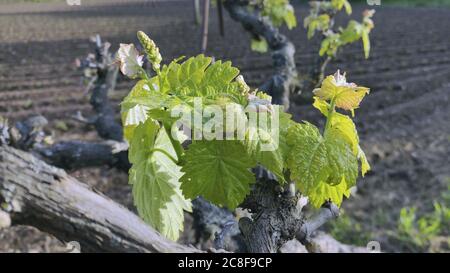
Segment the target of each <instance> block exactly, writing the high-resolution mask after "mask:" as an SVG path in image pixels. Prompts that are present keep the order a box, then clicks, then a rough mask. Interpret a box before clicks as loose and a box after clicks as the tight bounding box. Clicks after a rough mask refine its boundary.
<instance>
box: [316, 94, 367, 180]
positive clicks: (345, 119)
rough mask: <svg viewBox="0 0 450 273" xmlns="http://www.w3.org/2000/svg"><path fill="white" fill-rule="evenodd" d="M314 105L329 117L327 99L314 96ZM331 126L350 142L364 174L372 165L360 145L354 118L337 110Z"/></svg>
mask: <svg viewBox="0 0 450 273" xmlns="http://www.w3.org/2000/svg"><path fill="white" fill-rule="evenodd" d="M313 106H314V107H315V108H316V109H318V110H319V111H320V112H321V113H322V114H323V115H324V116H326V117H328V108H329V107H330V106H329V104H328V103H327V102H326V101H324V100H321V99H319V98H318V97H314V103H313ZM331 128H333V129H334V130H337V131H338V132H339V134H340V135H341V136H342V137H343V139H345V140H346V141H347V143H348V144H350V146H351V149H352V152H353V154H354V155H356V156H357V158H358V159H359V161H360V164H361V174H362V176H364V175H365V174H366V173H367V172H368V171H369V170H370V165H369V162H368V161H367V158H366V155H365V153H364V151H363V150H362V149H361V147H360V146H359V137H358V132H357V131H356V126H355V123H354V122H353V120H352V119H351V118H350V117H349V116H347V115H343V114H341V113H337V112H335V113H333V118H332V119H331Z"/></svg>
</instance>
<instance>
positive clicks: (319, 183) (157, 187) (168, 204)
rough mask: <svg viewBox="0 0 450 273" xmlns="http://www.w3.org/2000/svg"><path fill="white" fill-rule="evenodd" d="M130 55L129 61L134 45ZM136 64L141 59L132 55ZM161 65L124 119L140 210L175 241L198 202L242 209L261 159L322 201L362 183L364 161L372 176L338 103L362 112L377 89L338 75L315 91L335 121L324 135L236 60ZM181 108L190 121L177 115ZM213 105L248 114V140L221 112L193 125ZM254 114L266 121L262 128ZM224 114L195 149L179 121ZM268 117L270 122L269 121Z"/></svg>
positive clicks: (242, 116)
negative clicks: (256, 84) (253, 82)
mask: <svg viewBox="0 0 450 273" xmlns="http://www.w3.org/2000/svg"><path fill="white" fill-rule="evenodd" d="M140 36H141V39H142V37H144V38H145V37H147V36H146V35H145V36H144V34H143V33H140ZM147 38H148V37H147ZM147 38H145V40H144V41H143V43H148V44H150V45H152V47H151V48H150V47H149V48H147V49H146V51H148V52H150V53H148V54H153V53H154V52H155V48H156V45H154V44H153V43H152V42H150V41H148V40H147ZM148 39H149V38H148ZM124 47H126V48H131V46H130V45H124ZM152 50H153V51H152ZM122 52H123V53H124V54H123V60H124V62H125V63H123V64H124V65H127V63H126V62H127V60H128V59H129V58H128V56H127V55H126V53H127V51H122ZM152 52H153V53H152ZM158 52H159V51H158ZM133 54H134V55H133V56H135V55H137V54H136V52H133ZM148 59H149V60H150V61H151V62H152V60H153V61H154V62H159V61H160V59H159V58H153V59H152V58H148ZM131 62H132V64H133V65H135V63H134V60H133V59H132V60H131ZM132 68H133V69H135V70H139V68H136V67H132ZM153 68H154V70H155V72H156V76H154V77H152V78H149V77H148V75H146V74H143V73H140V74H139V76H140V77H141V80H140V81H138V82H137V83H136V85H135V86H134V87H133V89H132V90H131V91H130V93H129V94H128V95H127V96H126V97H125V98H124V100H123V102H122V103H121V115H122V122H123V125H124V136H125V139H126V140H127V141H128V142H129V144H130V150H129V159H130V162H131V163H132V168H131V169H130V173H129V181H130V183H131V184H132V185H133V197H134V202H135V205H136V206H137V209H138V212H139V215H140V216H141V217H142V218H143V219H144V220H145V221H146V222H147V223H149V224H151V225H152V226H153V227H155V228H156V229H157V230H158V231H160V232H161V233H162V234H163V235H165V236H167V237H168V238H171V239H173V240H176V239H177V238H178V236H179V232H180V231H182V229H183V219H184V218H183V212H184V211H190V209H191V205H190V200H189V199H193V198H196V197H198V196H203V197H204V198H205V199H207V200H209V201H211V202H212V203H214V204H216V205H218V206H226V207H228V208H230V209H234V208H236V207H238V206H239V205H240V204H241V203H242V202H243V201H244V198H245V197H246V196H247V195H248V194H249V193H250V188H251V185H252V183H254V182H255V177H254V175H253V173H252V171H251V170H252V168H254V167H256V166H257V165H258V164H259V165H261V166H263V167H264V168H266V169H267V170H268V171H270V172H271V173H273V174H274V175H275V176H276V178H277V180H278V182H279V183H280V184H281V185H284V184H285V183H286V182H290V181H294V182H295V184H296V185H297V187H298V189H299V190H300V191H301V192H302V194H304V195H306V196H308V197H309V200H310V203H311V204H312V205H313V206H314V207H320V206H321V205H322V204H323V203H324V202H326V201H328V200H331V201H333V202H334V203H336V204H337V205H340V204H341V202H342V199H343V197H344V196H345V197H349V194H350V190H349V189H350V188H351V187H352V186H354V185H355V184H356V179H357V176H358V169H359V166H358V164H359V162H361V171H362V174H363V175H364V173H365V172H366V171H367V170H368V169H369V168H370V167H369V165H368V163H367V160H366V159H365V157H363V154H364V153H363V152H362V150H361V148H360V147H359V139H358V136H357V132H356V128H355V125H354V123H353V121H352V120H351V118H350V117H349V116H347V115H344V114H341V113H337V112H336V108H343V109H346V110H350V111H352V112H353V110H354V109H356V108H357V107H358V106H359V102H360V101H361V100H362V98H363V97H364V95H365V94H367V91H368V89H367V88H363V87H358V86H356V85H354V84H347V83H346V82H345V76H342V75H340V74H339V73H337V74H336V75H335V76H334V77H336V78H333V79H331V78H329V79H328V80H327V81H324V84H323V85H322V87H321V88H320V89H319V90H316V91H317V92H316V95H317V97H316V99H315V103H314V106H315V107H316V108H318V109H319V110H320V111H321V112H322V113H323V114H324V116H325V117H326V119H327V125H326V128H325V129H324V132H323V134H322V133H320V131H319V129H318V128H317V127H315V126H314V125H312V124H310V123H307V122H302V123H296V122H294V121H293V120H292V119H291V116H290V115H289V114H286V113H284V112H283V111H281V110H280V108H281V107H278V106H276V105H272V104H271V97H270V96H269V95H267V94H265V93H263V92H260V91H258V92H257V91H255V90H251V89H250V87H248V86H247V84H246V83H245V81H244V79H243V77H242V76H240V75H239V70H238V69H237V68H235V67H233V66H232V65H231V63H230V62H222V61H215V62H214V63H212V60H211V58H208V57H205V56H203V55H198V56H196V57H192V58H188V59H186V60H184V61H181V60H180V59H178V60H174V61H172V62H171V63H170V64H168V65H163V66H155V65H154V64H153ZM331 77H333V76H331ZM361 90H363V91H364V92H362V91H361ZM355 94H356V95H355ZM199 98H201V100H200V102H198V99H199ZM197 103H200V105H196V104H197ZM180 106H183V107H184V108H185V110H186V113H188V114H189V115H188V116H189V117H188V118H185V117H183V118H180V119H179V118H178V117H173V116H172V111H173V110H176V109H178V107H180ZM197 106H200V107H202V108H201V110H200V109H198V108H197ZM208 107H216V108H215V109H219V110H223V109H227V112H226V114H227V116H228V115H229V114H230V113H229V112H228V111H231V114H232V115H233V116H235V117H237V120H241V121H242V122H243V124H244V127H243V134H242V138H238V139H236V138H234V139H233V140H230V139H229V138H228V137H229V136H235V135H239V133H240V131H238V129H237V128H234V127H232V128H229V127H228V123H224V121H225V120H223V119H222V118H223V117H220V116H218V117H216V116H215V115H216V114H214V115H211V116H210V117H208V116H205V115H200V119H199V121H200V124H197V123H194V124H193V123H192V121H193V120H194V121H195V119H196V114H202V113H199V112H203V114H204V112H205V111H206V109H207V108H208ZM262 113H265V114H267V115H262ZM191 114H192V115H193V117H194V118H193V119H192V115H191ZM253 117H256V120H257V121H259V123H256V124H253V123H252V122H251V121H252V118H253ZM263 117H264V118H263ZM215 118H218V120H219V123H218V124H219V127H220V128H217V127H215V133H217V132H218V136H219V138H213V139H209V138H203V139H197V138H196V135H195V133H194V139H193V140H192V142H191V143H190V144H189V145H187V143H186V142H185V140H186V136H185V135H184V134H183V133H181V131H179V127H178V126H179V124H178V122H180V121H181V123H182V124H183V125H184V126H187V128H188V129H189V130H194V131H195V130H197V129H200V130H201V129H202V128H204V127H205V126H207V125H209V124H210V122H211V120H214V119H215ZM264 119H267V121H268V124H266V125H265V126H261V124H260V122H261V120H264ZM224 125H226V126H224ZM216 126H217V125H216ZM274 128H275V129H274ZM241 129H242V128H241ZM180 135H182V136H183V137H178V136H180ZM216 136H217V135H216ZM225 139H226V140H225ZM183 144H184V145H183Z"/></svg>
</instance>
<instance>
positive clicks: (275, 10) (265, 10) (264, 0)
mask: <svg viewBox="0 0 450 273" xmlns="http://www.w3.org/2000/svg"><path fill="white" fill-rule="evenodd" d="M256 5H259V6H260V7H262V13H261V15H262V16H266V17H268V18H269V19H270V21H271V22H272V23H273V24H274V26H277V27H279V26H281V25H282V24H286V26H287V27H288V28H289V29H292V28H294V27H296V26H297V19H296V18H295V12H294V8H293V7H292V5H291V4H289V0H257V1H256Z"/></svg>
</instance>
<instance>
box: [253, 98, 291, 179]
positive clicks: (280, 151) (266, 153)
mask: <svg viewBox="0 0 450 273" xmlns="http://www.w3.org/2000/svg"><path fill="white" fill-rule="evenodd" d="M281 108H282V107H279V126H277V128H276V129H277V130H278V138H277V139H276V138H274V137H273V136H272V134H270V132H267V131H265V130H263V129H262V128H255V126H249V128H248V130H247V134H246V140H245V142H246V147H247V151H248V153H249V154H250V155H251V156H252V157H253V158H255V159H256V161H257V162H258V163H259V164H261V166H263V167H264V168H266V169H267V170H269V171H270V172H272V173H273V174H274V175H275V176H276V177H277V179H278V182H280V183H281V184H283V183H285V182H286V179H285V177H284V169H285V162H286V157H287V155H288V153H289V146H288V145H287V140H286V137H287V131H288V128H289V126H290V125H291V124H294V122H293V121H292V120H291V115H290V114H287V113H285V112H283V111H282V109H281ZM262 145H264V147H262Z"/></svg>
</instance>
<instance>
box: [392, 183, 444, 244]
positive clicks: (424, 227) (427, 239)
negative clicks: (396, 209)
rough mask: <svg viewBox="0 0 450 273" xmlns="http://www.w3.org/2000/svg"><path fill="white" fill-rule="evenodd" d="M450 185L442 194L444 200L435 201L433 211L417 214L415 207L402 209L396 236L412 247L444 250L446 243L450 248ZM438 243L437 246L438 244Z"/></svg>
mask: <svg viewBox="0 0 450 273" xmlns="http://www.w3.org/2000/svg"><path fill="white" fill-rule="evenodd" d="M449 195H450V186H449V189H448V190H447V192H445V193H444V194H443V196H442V199H443V201H442V202H438V201H435V202H434V203H433V208H434V210H433V212H431V213H427V214H424V215H422V216H421V217H418V216H417V211H416V208H415V207H409V208H408V207H405V208H402V209H401V211H400V216H399V219H398V223H397V232H396V233H395V234H394V235H395V237H396V238H397V239H398V240H400V241H401V242H403V243H404V244H405V245H406V246H407V247H409V248H410V249H416V250H417V249H418V250H428V251H431V252H435V251H442V249H441V246H440V244H442V243H444V244H446V246H444V248H447V251H448V250H450V207H449V205H450V199H449V198H448V196H449ZM436 245H437V246H436Z"/></svg>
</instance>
